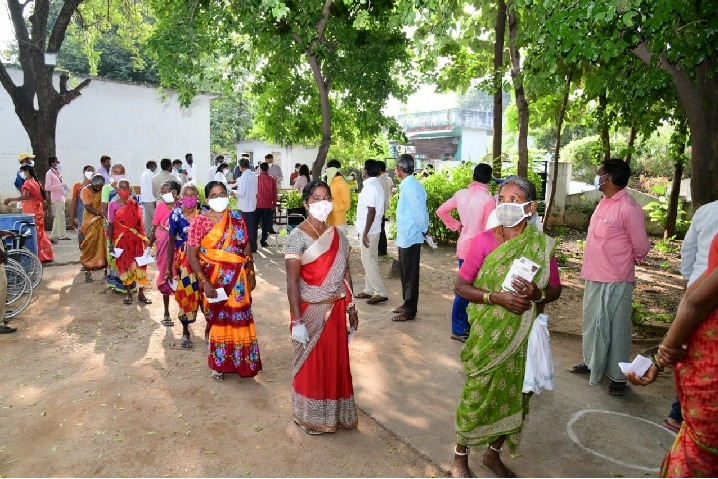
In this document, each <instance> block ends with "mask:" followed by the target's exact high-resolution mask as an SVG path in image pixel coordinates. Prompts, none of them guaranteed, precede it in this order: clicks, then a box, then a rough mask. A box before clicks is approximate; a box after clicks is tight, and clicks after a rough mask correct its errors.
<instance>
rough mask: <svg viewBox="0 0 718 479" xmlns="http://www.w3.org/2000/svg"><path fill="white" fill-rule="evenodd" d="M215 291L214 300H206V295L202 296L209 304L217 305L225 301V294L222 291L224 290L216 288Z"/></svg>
mask: <svg viewBox="0 0 718 479" xmlns="http://www.w3.org/2000/svg"><path fill="white" fill-rule="evenodd" d="M215 291H217V297H216V298H207V295H204V297H205V298H207V301H209V302H210V303H219V302H220V301H227V293H226V292H225V291H224V288H217V289H215Z"/></svg>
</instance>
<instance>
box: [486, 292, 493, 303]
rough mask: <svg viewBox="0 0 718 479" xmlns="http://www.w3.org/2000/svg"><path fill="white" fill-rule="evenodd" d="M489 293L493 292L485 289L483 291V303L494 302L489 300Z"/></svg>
mask: <svg viewBox="0 0 718 479" xmlns="http://www.w3.org/2000/svg"><path fill="white" fill-rule="evenodd" d="M491 293H493V291H487V292H485V293H484V304H494V303H492V302H491Z"/></svg>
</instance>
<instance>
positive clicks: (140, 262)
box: [135, 256, 155, 266]
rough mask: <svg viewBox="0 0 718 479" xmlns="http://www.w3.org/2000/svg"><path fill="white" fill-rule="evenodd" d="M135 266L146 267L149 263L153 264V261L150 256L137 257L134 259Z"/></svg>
mask: <svg viewBox="0 0 718 479" xmlns="http://www.w3.org/2000/svg"><path fill="white" fill-rule="evenodd" d="M135 261H137V266H147V265H148V264H150V263H154V262H155V259H154V258H153V257H152V256H138V257H137V258H135Z"/></svg>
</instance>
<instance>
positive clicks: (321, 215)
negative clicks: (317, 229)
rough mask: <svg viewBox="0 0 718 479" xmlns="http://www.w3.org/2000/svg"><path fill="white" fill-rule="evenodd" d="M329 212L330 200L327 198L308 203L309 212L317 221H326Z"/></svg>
mask: <svg viewBox="0 0 718 479" xmlns="http://www.w3.org/2000/svg"><path fill="white" fill-rule="evenodd" d="M331 212H332V202H331V201H328V200H322V201H318V202H316V203H311V204H310V205H309V213H310V214H311V215H312V216H314V217H315V218H316V219H318V220H319V221H326V220H327V218H328V217H329V213H331Z"/></svg>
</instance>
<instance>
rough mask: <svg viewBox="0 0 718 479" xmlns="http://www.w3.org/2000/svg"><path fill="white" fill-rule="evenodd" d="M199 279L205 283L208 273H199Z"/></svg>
mask: <svg viewBox="0 0 718 479" xmlns="http://www.w3.org/2000/svg"><path fill="white" fill-rule="evenodd" d="M197 281H198V282H200V283H204V282H205V281H207V275H205V274H204V273H200V274H198V275H197Z"/></svg>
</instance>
